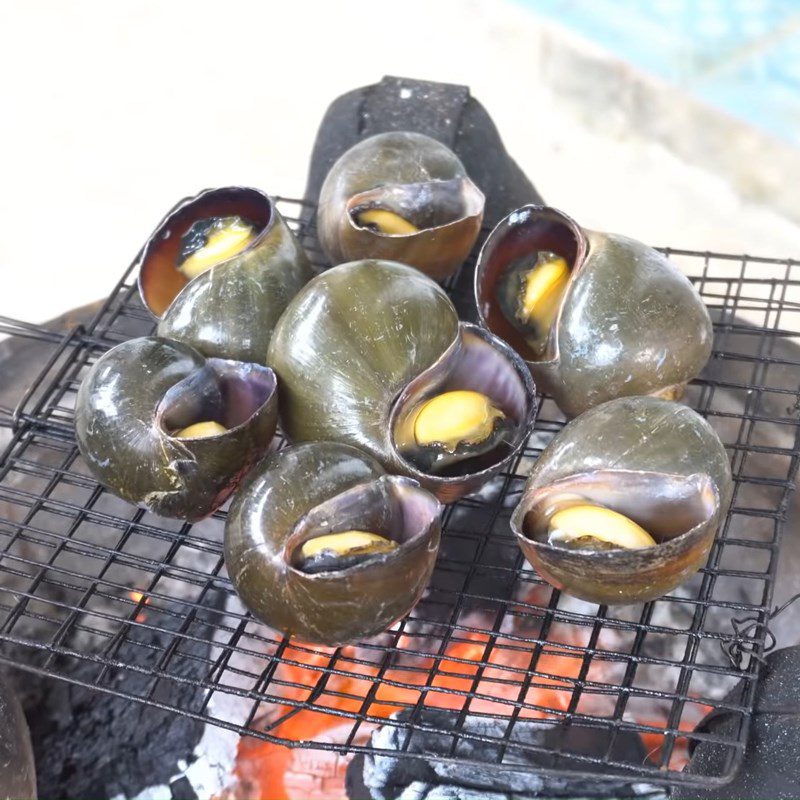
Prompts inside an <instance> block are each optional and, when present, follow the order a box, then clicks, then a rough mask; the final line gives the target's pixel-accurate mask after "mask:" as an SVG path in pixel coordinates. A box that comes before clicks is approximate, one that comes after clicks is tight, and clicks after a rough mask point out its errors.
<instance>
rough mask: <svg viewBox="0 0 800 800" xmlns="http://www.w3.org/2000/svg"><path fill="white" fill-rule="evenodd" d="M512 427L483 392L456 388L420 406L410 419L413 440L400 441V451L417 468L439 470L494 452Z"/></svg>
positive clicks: (428, 470)
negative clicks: (411, 419)
mask: <svg viewBox="0 0 800 800" xmlns="http://www.w3.org/2000/svg"><path fill="white" fill-rule="evenodd" d="M513 427H514V426H513V424H512V423H511V422H510V421H509V420H508V418H507V416H506V414H505V413H504V412H503V411H502V410H501V409H500V408H498V407H497V406H496V405H495V404H494V403H493V402H492V400H491V399H490V398H489V397H487V396H486V395H484V394H482V393H481V392H476V391H472V390H466V389H455V390H452V391H448V392H442V393H441V394H438V395H435V396H434V397H432V398H430V399H429V400H426V401H425V402H424V403H422V404H421V405H420V407H419V408H418V410H417V412H416V415H415V418H414V422H413V441H410V442H409V441H405V442H403V443H402V446H401V452H402V454H403V456H404V458H406V459H408V460H409V461H411V462H412V463H413V464H415V465H416V466H417V467H418V468H419V469H421V470H424V471H426V472H432V473H434V474H435V473H441V472H442V471H443V470H445V469H447V468H451V467H454V466H455V465H456V464H458V463H459V462H462V461H465V460H467V459H471V458H476V457H477V456H482V455H486V454H489V453H493V452H494V451H497V449H498V448H501V447H502V445H503V443H504V442H506V441H507V440H508V439H509V437H510V436H511V434H512V433H513V430H512V429H513Z"/></svg>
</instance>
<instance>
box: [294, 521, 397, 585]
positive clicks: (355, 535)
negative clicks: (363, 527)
mask: <svg viewBox="0 0 800 800" xmlns="http://www.w3.org/2000/svg"><path fill="white" fill-rule="evenodd" d="M396 549H397V542H393V541H392V540H391V539H389V538H387V537H385V536H381V535H380V534H377V533H372V532H371V531H355V530H353V531H340V532H339V533H326V534H323V535H321V536H315V537H314V538H313V539H309V540H308V541H307V542H305V543H304V544H303V545H302V546H301V547H300V548H299V553H298V555H297V556H296V560H295V563H294V566H295V568H296V569H299V570H300V571H301V572H305V573H306V574H307V575H314V574H316V573H318V572H338V571H341V570H345V569H349V568H350V567H355V566H358V565H359V564H365V563H366V562H368V561H370V560H371V559H373V558H374V557H375V556H378V555H383V554H386V553H391V552H392V551H394V550H396Z"/></svg>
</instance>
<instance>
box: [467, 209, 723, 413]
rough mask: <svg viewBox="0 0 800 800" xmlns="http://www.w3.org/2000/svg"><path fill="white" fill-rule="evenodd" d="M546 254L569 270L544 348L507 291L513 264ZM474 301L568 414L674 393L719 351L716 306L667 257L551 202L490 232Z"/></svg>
mask: <svg viewBox="0 0 800 800" xmlns="http://www.w3.org/2000/svg"><path fill="white" fill-rule="evenodd" d="M544 252H551V253H554V254H557V255H558V256H561V257H562V258H563V259H564V260H565V261H566V262H567V265H568V267H569V277H568V281H567V283H566V288H565V289H564V291H563V294H562V295H561V299H560V304H559V306H558V309H557V313H556V314H555V316H554V319H553V322H552V325H551V326H550V328H549V336H548V338H547V342H546V346H545V348H544V350H543V352H540V353H537V352H534V350H533V349H532V347H531V345H530V343H529V341H528V340H526V338H525V336H524V335H523V333H521V330H520V326H519V325H518V324H515V322H514V321H513V320H512V319H510V317H511V316H513V315H512V314H509V313H508V311H504V310H503V308H502V297H503V293H504V291H505V289H506V286H507V283H506V282H507V281H509V280H511V279H512V278H513V277H514V274H515V270H518V269H519V268H520V267H521V266H523V265H524V264H526V263H529V264H530V265H531V266H532V264H533V262H535V260H536V254H537V253H544ZM475 300H476V303H477V308H478V316H479V320H480V323H481V324H482V325H484V326H486V327H487V328H488V329H489V330H491V331H492V332H493V333H496V334H497V335H498V336H502V337H503V338H504V339H505V340H506V341H508V342H509V343H510V344H511V345H512V346H513V347H514V348H515V349H516V350H517V352H518V353H520V354H521V355H522V356H523V357H524V358H525V359H526V361H527V362H528V365H529V367H530V369H531V372H532V373H533V376H534V378H535V379H536V383H537V386H538V387H539V388H540V389H541V390H542V391H544V392H546V393H547V394H550V395H552V396H553V398H554V399H555V401H556V402H557V403H558V405H559V406H560V408H561V409H562V410H563V411H564V413H565V414H567V415H568V416H577V415H578V414H580V413H582V412H583V411H586V409H588V408H591V407H592V406H596V405H599V404H600V403H604V402H605V401H607V400H612V399H614V398H616V397H622V396H629V395H649V394H652V395H656V396H658V395H661V396H664V397H668V398H670V399H675V398H676V397H677V396H680V394H681V393H682V391H683V386H684V385H685V384H686V383H687V382H688V381H689V380H691V379H692V378H694V377H696V376H697V375H698V374H699V373H700V371H701V370H702V368H703V366H704V365H705V364H706V362H707V361H708V358H709V356H710V354H711V347H712V343H713V331H712V327H711V319H710V317H709V315H708V310H707V309H706V307H705V305H704V303H703V301H702V299H701V298H700V295H699V294H698V293H697V291H696V290H695V289H694V287H693V286H692V285H691V283H690V282H689V280H688V279H687V278H686V277H685V276H684V275H683V274H682V273H681V272H680V270H678V269H677V268H676V267H675V266H674V265H673V264H672V263H671V262H670V261H669V260H668V259H667V258H665V257H664V256H663V255H661V254H660V253H658V252H657V251H656V250H653V249H652V248H650V247H647V246H646V245H644V244H642V243H641V242H637V241H635V240H633V239H629V238H627V237H625V236H619V235H616V234H608V233H598V232H596V231H588V230H584V229H583V228H581V227H580V226H578V224H577V223H576V222H574V221H573V220H572V219H570V218H569V217H568V216H566V215H565V214H563V213H562V212H560V211H557V210H555V209H552V208H546V207H543V206H534V205H528V206H523V207H522V208H520V209H518V210H517V211H514V212H512V213H511V214H509V215H508V216H507V217H506V218H505V219H503V220H502V221H501V222H500V223H499V224H498V225H497V227H496V228H495V229H494V230H493V231H492V232H491V233H490V234H489V237H488V238H487V240H486V242H485V244H484V245H483V248H482V249H481V252H480V255H479V257H478V262H477V265H476V270H475Z"/></svg>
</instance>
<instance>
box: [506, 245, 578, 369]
mask: <svg viewBox="0 0 800 800" xmlns="http://www.w3.org/2000/svg"><path fill="white" fill-rule="evenodd" d="M569 278H570V267H569V265H568V264H567V261H566V259H564V258H562V257H561V256H560V255H558V254H556V253H553V252H550V251H546V250H540V251H538V252H536V253H535V254H534V255H533V256H524V257H523V258H520V259H517V260H515V261H513V262H512V263H511V264H510V266H509V267H508V269H507V270H506V271H505V274H504V275H503V276H502V278H501V279H500V282H499V284H498V286H497V299H498V304H499V306H500V310H501V311H502V312H503V315H504V316H505V317H506V319H507V320H508V322H509V323H511V324H512V325H513V326H514V327H515V328H516V329H517V330H518V331H519V332H520V333H521V334H522V335H523V336H524V337H525V341H526V342H527V343H528V345H529V346H530V347H531V349H532V350H533V352H534V354H535V355H536V356H537V357H539V358H541V357H542V356H544V354H545V351H546V349H547V345H548V343H549V339H550V331H551V329H552V326H553V322H554V321H555V319H556V316H557V315H558V309H559V308H560V306H561V301H562V299H563V297H564V293H565V292H566V289H567V284H568V283H569Z"/></svg>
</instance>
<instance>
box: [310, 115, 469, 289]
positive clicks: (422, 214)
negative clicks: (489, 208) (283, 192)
mask: <svg viewBox="0 0 800 800" xmlns="http://www.w3.org/2000/svg"><path fill="white" fill-rule="evenodd" d="M483 207H484V196H483V194H482V192H481V191H480V190H479V189H478V187H477V186H475V184H474V183H473V182H472V181H471V180H470V179H469V176H468V175H467V173H466V171H465V170H464V165H463V164H462V163H461V161H460V160H459V158H458V156H456V154H455V153H453V152H452V151H451V150H450V149H449V148H447V147H446V146H445V145H443V144H441V143H440V142H437V141H436V140H435V139H432V138H430V137H429V136H425V135H423V134H421V133H410V132H404V131H394V132H391V133H380V134H377V135H376V136H371V137H370V138H368V139H364V140H363V141H361V142H359V143H358V144H356V145H354V146H353V147H351V148H350V149H349V150H348V151H347V152H345V153H344V154H343V155H342V156H341V157H340V158H339V159H338V161H337V162H336V163H335V164H334V165H333V167H332V168H331V170H330V172H329V173H328V175H327V177H326V178H325V182H324V183H323V185H322V189H321V191H320V197H319V207H318V210H317V231H318V235H319V240H320V244H321V245H322V249H323V250H324V251H325V253H326V254H327V256H328V257H329V258H330V259H331V262H332V263H333V264H341V263H343V262H345V261H355V260H358V259H362V258H378V259H387V260H391V261H401V262H402V263H404V264H410V265H411V266H413V267H416V268H417V269H419V270H421V271H422V272H424V273H425V274H426V275H429V276H430V277H432V278H434V279H435V280H443V279H444V278H446V277H448V276H449V275H452V274H453V273H454V272H455V271H456V270H457V269H458V268H459V267H460V266H461V264H462V263H463V262H464V260H465V259H466V258H467V256H468V255H469V252H470V250H472V246H473V245H474V244H475V240H476V239H477V237H478V233H479V232H480V228H481V222H482V220H483ZM369 208H381V209H387V210H390V211H393V212H394V213H396V214H398V215H399V216H401V217H403V218H404V219H406V220H408V221H409V222H411V223H412V224H414V225H415V226H416V227H417V228H418V231H417V232H415V233H411V234H405V235H387V234H385V233H381V232H379V231H375V230H370V229H369V228H365V227H362V226H359V225H358V224H357V223H356V220H355V218H354V217H355V215H357V214H358V212H359V211H360V210H364V209H369Z"/></svg>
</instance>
